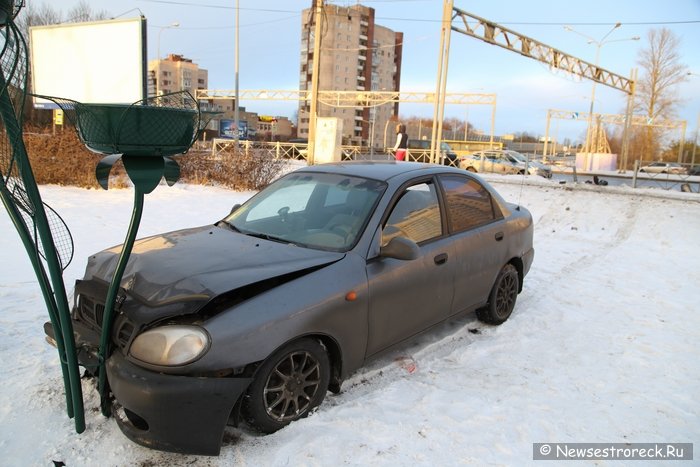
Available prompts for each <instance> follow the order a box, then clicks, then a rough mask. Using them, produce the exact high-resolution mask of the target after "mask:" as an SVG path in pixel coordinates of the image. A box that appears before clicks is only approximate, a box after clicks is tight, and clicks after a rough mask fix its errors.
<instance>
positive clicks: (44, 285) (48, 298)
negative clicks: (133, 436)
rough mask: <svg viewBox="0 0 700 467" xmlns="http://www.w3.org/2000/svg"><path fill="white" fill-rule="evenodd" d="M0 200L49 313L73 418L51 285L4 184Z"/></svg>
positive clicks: (67, 405)
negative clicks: (27, 257) (29, 263)
mask: <svg viewBox="0 0 700 467" xmlns="http://www.w3.org/2000/svg"><path fill="white" fill-rule="evenodd" d="M0 198H2V202H3V204H4V205H5V208H6V209H7V212H8V214H9V215H10V219H11V220H12V223H13V224H14V225H15V228H16V229H17V233H18V234H19V238H20V239H21V240H22V244H23V245H24V249H25V250H26V251H27V255H28V256H29V260H30V261H31V263H32V267H33V268H34V272H35V273H36V276H37V280H38V282H39V288H40V289H41V294H42V296H43V297H44V303H45V304H46V309H47V311H48V313H49V320H50V321H51V325H52V326H53V328H54V330H55V333H54V334H55V337H56V347H57V348H58V356H59V360H60V362H61V373H62V374H63V386H64V389H65V392H66V408H67V409H66V411H67V412H68V416H69V417H70V418H73V416H74V411H73V399H72V396H71V387H70V377H69V374H68V365H67V364H66V361H67V359H66V350H65V345H64V343H63V335H62V334H61V323H60V320H59V318H58V311H57V308H56V302H55V301H54V300H53V293H52V291H51V285H50V284H49V279H48V277H46V272H45V271H44V267H43V266H42V264H41V260H40V259H39V253H38V251H37V247H36V245H35V244H34V241H33V239H32V236H31V235H30V233H29V232H28V231H27V228H26V225H25V223H24V220H23V218H22V215H21V214H20V213H19V211H18V209H17V206H15V204H14V203H13V202H12V197H11V195H10V193H9V191H7V187H6V186H5V184H4V183H1V184H0Z"/></svg>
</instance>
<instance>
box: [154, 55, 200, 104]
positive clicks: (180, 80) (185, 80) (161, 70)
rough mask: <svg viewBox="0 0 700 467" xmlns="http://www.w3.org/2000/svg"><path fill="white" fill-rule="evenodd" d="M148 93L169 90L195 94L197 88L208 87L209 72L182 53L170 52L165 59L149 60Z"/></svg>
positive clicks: (159, 92) (165, 92)
mask: <svg viewBox="0 0 700 467" xmlns="http://www.w3.org/2000/svg"><path fill="white" fill-rule="evenodd" d="M148 73H149V80H148V81H149V83H148V87H149V89H148V94H149V95H152V96H156V95H161V94H167V93H169V92H177V91H189V92H190V94H192V95H193V96H194V95H195V94H196V92H197V89H207V85H208V75H209V72H208V71H207V70H205V69H203V68H199V65H197V64H196V63H192V60H191V59H189V58H185V57H183V56H182V55H176V54H169V55H168V56H167V57H166V58H165V59H163V60H151V61H149V62H148Z"/></svg>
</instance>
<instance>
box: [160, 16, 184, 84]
mask: <svg viewBox="0 0 700 467" xmlns="http://www.w3.org/2000/svg"><path fill="white" fill-rule="evenodd" d="M179 27H180V23H179V22H177V21H173V22H172V23H170V24H169V25H167V26H161V27H160V28H159V29H160V31H158V49H157V50H158V56H157V57H156V58H157V60H158V76H156V96H159V95H160V80H161V76H160V75H161V73H160V35H161V34H163V30H165V29H172V28H179Z"/></svg>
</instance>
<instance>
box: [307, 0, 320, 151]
mask: <svg viewBox="0 0 700 467" xmlns="http://www.w3.org/2000/svg"><path fill="white" fill-rule="evenodd" d="M314 4H315V13H314V54H313V57H314V63H313V65H314V66H313V68H312V71H311V109H310V111H309V146H308V148H309V152H308V156H307V163H308V164H309V165H313V164H314V155H315V154H314V153H315V149H316V148H315V146H316V145H315V143H316V112H317V106H318V75H319V72H320V70H321V21H322V19H323V0H314Z"/></svg>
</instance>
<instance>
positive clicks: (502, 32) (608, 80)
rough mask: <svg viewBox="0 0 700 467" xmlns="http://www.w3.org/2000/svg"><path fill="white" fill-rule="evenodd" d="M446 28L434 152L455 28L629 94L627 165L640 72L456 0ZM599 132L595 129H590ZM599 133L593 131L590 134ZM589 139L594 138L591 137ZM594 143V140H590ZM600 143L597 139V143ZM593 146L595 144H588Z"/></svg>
mask: <svg viewBox="0 0 700 467" xmlns="http://www.w3.org/2000/svg"><path fill="white" fill-rule="evenodd" d="M442 18H443V21H442V31H441V36H440V54H439V57H438V73H437V75H438V79H437V85H436V91H435V94H436V95H437V97H438V102H437V103H436V105H435V111H434V114H433V121H435V122H437V125H435V127H434V128H433V138H432V141H433V142H432V148H431V153H432V154H435V153H436V148H437V147H439V144H440V135H441V134H442V119H443V116H444V112H445V102H444V97H443V96H444V95H445V89H446V87H447V69H448V62H449V54H450V40H451V32H452V31H455V32H458V33H460V34H464V35H466V36H470V37H472V38H474V39H479V40H481V41H484V42H486V43H488V44H491V45H495V46H498V47H501V48H503V49H505V50H509V51H511V52H515V53H517V54H519V55H521V56H523V57H526V58H530V59H533V60H537V61H539V62H542V63H544V64H546V65H548V66H550V67H552V68H555V69H559V70H562V71H565V72H567V73H570V74H572V75H575V76H580V77H582V78H585V79H588V80H591V81H593V82H595V83H600V84H603V85H605V86H608V87H610V88H613V89H617V90H619V91H622V92H624V93H626V94H627V113H626V118H625V126H624V133H623V143H622V167H626V165H627V154H628V150H629V129H630V126H631V121H632V104H633V102H634V92H635V79H636V72H635V71H634V70H633V71H632V73H631V77H630V78H626V77H624V76H622V75H619V74H616V73H613V72H611V71H609V70H607V69H605V68H601V67H600V66H598V65H597V64H592V63H589V62H586V61H584V60H581V59H580V58H578V57H574V56H572V55H570V54H567V53H565V52H562V51H561V50H559V49H556V48H554V47H552V46H549V45H547V44H544V43H542V42H540V41H538V40H536V39H533V38H531V37H528V36H525V35H523V34H520V33H518V32H516V31H513V30H512V29H509V28H506V27H504V26H502V25H500V24H497V23H495V22H493V21H489V20H487V19H484V18H481V17H479V16H476V15H474V14H471V13H468V12H466V11H464V10H461V9H459V8H456V7H455V6H454V1H453V0H444V2H443V15H442ZM589 131H590V132H592V133H595V130H593V129H589ZM590 136H595V135H593V134H591V135H589V137H590ZM587 140H588V141H590V139H589V138H588V137H587ZM589 145H590V143H589ZM596 145H597V143H596ZM588 149H591V148H588Z"/></svg>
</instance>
